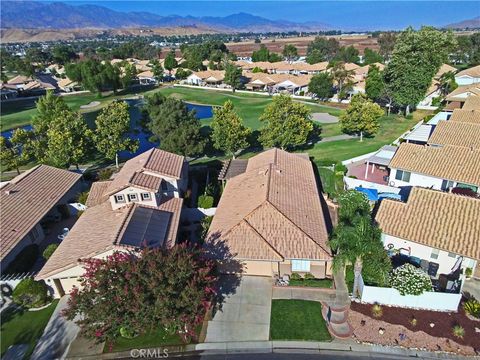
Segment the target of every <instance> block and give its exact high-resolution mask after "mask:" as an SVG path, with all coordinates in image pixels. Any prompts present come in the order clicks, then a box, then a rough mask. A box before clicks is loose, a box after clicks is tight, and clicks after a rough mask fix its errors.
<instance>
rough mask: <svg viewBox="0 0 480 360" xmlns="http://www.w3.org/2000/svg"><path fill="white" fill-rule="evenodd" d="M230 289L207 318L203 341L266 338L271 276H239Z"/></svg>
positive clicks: (270, 299)
mask: <svg viewBox="0 0 480 360" xmlns="http://www.w3.org/2000/svg"><path fill="white" fill-rule="evenodd" d="M228 280H229V277H228V276H227V277H224V279H223V281H228ZM233 291H234V293H232V294H230V295H227V297H226V299H225V301H224V303H223V305H222V308H221V310H219V311H217V312H216V314H215V315H214V318H213V320H212V321H209V323H208V329H207V337H206V339H205V342H207V343H208V342H224V341H250V340H256V341H266V340H268V339H269V332H270V310H271V306H272V279H271V278H268V277H260V276H243V277H242V279H241V282H240V285H239V286H238V287H236V288H235V289H234V290H233Z"/></svg>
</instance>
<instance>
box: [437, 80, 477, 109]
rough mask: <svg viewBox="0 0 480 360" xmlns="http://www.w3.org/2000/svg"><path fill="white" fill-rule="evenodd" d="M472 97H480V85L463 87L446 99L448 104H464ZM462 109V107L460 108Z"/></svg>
mask: <svg viewBox="0 0 480 360" xmlns="http://www.w3.org/2000/svg"><path fill="white" fill-rule="evenodd" d="M471 96H480V84H471V85H462V86H459V87H457V88H456V89H455V90H453V91H452V92H451V93H450V94H448V95H447V96H446V97H445V100H447V103H452V102H453V103H455V102H459V103H464V102H465V101H466V100H467V98H469V97H471ZM460 107H461V106H460Z"/></svg>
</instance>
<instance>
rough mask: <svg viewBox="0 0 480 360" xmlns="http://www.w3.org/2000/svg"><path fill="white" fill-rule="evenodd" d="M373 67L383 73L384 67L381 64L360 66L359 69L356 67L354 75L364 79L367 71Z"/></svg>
mask: <svg viewBox="0 0 480 360" xmlns="http://www.w3.org/2000/svg"><path fill="white" fill-rule="evenodd" d="M373 65H375V66H376V67H377V68H378V69H379V70H380V71H383V70H384V69H385V65H384V64H382V63H378V62H377V63H373V64H369V65H364V66H361V67H358V68H356V69H355V74H356V75H360V76H363V77H366V76H367V74H368V70H370V67H371V66H373Z"/></svg>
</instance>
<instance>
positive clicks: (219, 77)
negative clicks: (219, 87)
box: [193, 70, 225, 81]
mask: <svg viewBox="0 0 480 360" xmlns="http://www.w3.org/2000/svg"><path fill="white" fill-rule="evenodd" d="M193 75H196V76H198V77H199V78H200V79H202V80H207V79H209V78H212V79H215V80H216V81H223V79H224V78H225V71H224V70H205V71H195V72H194V73H193Z"/></svg>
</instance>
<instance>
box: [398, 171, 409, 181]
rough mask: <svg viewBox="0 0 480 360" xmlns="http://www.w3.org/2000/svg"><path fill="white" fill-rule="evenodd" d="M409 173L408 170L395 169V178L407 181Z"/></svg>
mask: <svg viewBox="0 0 480 360" xmlns="http://www.w3.org/2000/svg"><path fill="white" fill-rule="evenodd" d="M410 175H411V173H410V172H409V171H403V170H397V173H396V174H395V179H397V180H401V181H405V182H409V181H410Z"/></svg>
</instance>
